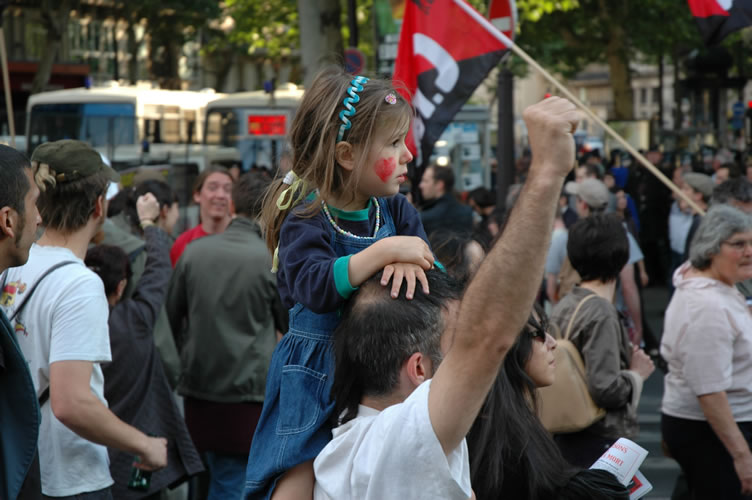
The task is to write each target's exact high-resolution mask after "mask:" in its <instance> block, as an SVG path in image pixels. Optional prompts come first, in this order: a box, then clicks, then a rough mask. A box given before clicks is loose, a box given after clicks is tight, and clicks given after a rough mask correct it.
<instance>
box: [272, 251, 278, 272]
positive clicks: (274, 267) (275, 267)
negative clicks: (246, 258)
mask: <svg viewBox="0 0 752 500" xmlns="http://www.w3.org/2000/svg"><path fill="white" fill-rule="evenodd" d="M277 271H279V245H277V248H275V249H274V258H272V272H273V273H276V272H277Z"/></svg>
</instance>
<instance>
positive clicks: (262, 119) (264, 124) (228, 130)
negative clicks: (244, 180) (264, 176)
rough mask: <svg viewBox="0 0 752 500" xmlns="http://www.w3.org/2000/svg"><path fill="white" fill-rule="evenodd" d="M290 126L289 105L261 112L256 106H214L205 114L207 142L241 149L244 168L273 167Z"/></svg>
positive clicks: (281, 150) (283, 148) (282, 147)
mask: <svg viewBox="0 0 752 500" xmlns="http://www.w3.org/2000/svg"><path fill="white" fill-rule="evenodd" d="M289 126H290V112H289V111H288V110H286V109H279V110H270V109H265V110H263V111H261V112H258V111H255V110H254V109H253V108H219V107H217V108H214V109H210V110H209V111H208V112H207V115H206V130H205V137H204V140H205V142H206V144H211V145H219V146H225V147H231V148H235V149H237V150H238V152H239V153H240V158H241V159H242V169H243V171H247V170H249V169H251V168H253V167H264V168H270V169H273V168H274V167H276V166H277V165H278V163H279V158H280V156H281V155H282V152H283V151H284V150H285V139H286V134H287V131H288V127H289Z"/></svg>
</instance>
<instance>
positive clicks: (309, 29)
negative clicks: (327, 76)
mask: <svg viewBox="0 0 752 500" xmlns="http://www.w3.org/2000/svg"><path fill="white" fill-rule="evenodd" d="M340 17H341V7H340V3H339V0H298V19H299V22H300V47H301V59H302V61H303V82H304V85H305V86H306V87H307V86H309V85H310V83H311V81H312V80H313V77H314V76H316V73H318V71H319V70H320V69H321V68H322V67H324V66H326V65H327V64H329V63H333V62H335V63H339V64H342V61H343V57H344V48H343V44H342V33H341V31H340Z"/></svg>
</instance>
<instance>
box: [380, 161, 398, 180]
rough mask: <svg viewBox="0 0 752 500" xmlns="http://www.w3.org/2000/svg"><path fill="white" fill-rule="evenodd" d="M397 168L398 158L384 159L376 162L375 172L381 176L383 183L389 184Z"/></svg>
mask: <svg viewBox="0 0 752 500" xmlns="http://www.w3.org/2000/svg"><path fill="white" fill-rule="evenodd" d="M396 168H397V159H396V158H393V157H392V158H382V159H380V160H379V161H377V162H376V166H375V170H376V175H378V176H379V179H381V182H387V181H388V180H389V179H390V178H391V177H392V174H393V173H394V169H396Z"/></svg>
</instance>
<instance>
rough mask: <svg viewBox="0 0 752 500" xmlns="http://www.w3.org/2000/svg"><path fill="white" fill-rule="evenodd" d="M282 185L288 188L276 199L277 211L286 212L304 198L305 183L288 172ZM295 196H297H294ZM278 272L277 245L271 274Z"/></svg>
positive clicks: (294, 174) (293, 173)
mask: <svg viewBox="0 0 752 500" xmlns="http://www.w3.org/2000/svg"><path fill="white" fill-rule="evenodd" d="M282 183H283V184H287V185H288V186H290V187H288V188H287V189H285V190H284V191H282V192H281V193H279V198H277V208H278V209H279V210H288V209H289V208H290V207H291V206H293V205H297V204H298V202H299V201H300V200H302V199H303V197H304V196H305V181H304V180H303V179H301V178H300V177H298V175H297V174H296V173H295V172H293V171H292V170H290V171H289V172H287V175H285V178H284V179H283V180H282ZM296 194H297V196H296ZM278 270H279V245H277V248H275V249H274V258H273V260H272V272H273V273H276V272H277V271H278Z"/></svg>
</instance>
